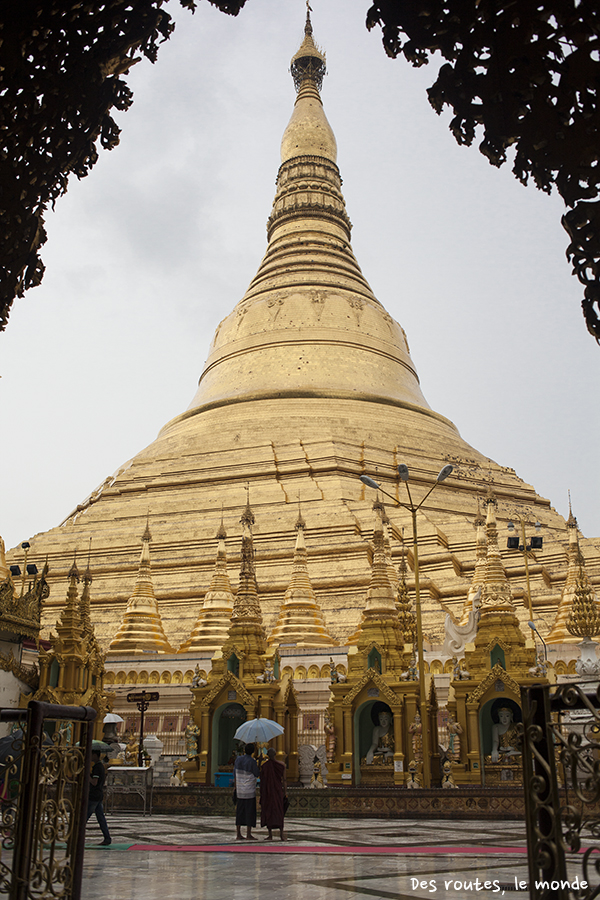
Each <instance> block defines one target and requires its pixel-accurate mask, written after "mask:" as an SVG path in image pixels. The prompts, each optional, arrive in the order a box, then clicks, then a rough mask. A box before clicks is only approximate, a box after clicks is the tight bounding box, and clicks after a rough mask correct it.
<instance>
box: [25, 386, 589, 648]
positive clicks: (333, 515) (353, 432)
mask: <svg viewBox="0 0 600 900" xmlns="http://www.w3.org/2000/svg"><path fill="white" fill-rule="evenodd" d="M257 409H258V407H257V405H256V404H255V403H253V402H250V401H248V402H244V403H239V404H237V403H231V404H227V405H225V406H221V407H218V408H215V409H211V410H204V411H203V412H202V413H201V414H195V415H192V416H189V417H181V418H180V419H179V420H175V421H174V423H172V424H171V425H170V426H167V428H166V429H164V430H163V432H162V435H161V436H160V437H159V438H158V439H157V440H156V441H155V442H154V443H153V444H151V445H150V446H149V447H148V448H146V449H145V450H144V451H142V452H141V453H140V454H138V455H137V456H136V457H135V458H134V459H133V460H132V461H131V462H130V463H128V464H126V465H125V466H123V467H122V469H121V470H120V471H119V473H118V474H117V475H116V477H114V478H111V479H108V480H107V481H106V482H105V484H104V485H103V486H102V488H100V489H99V490H98V491H97V492H95V493H94V494H92V495H91V496H90V498H89V499H88V500H87V501H86V502H85V503H83V504H82V505H81V507H80V508H78V510H77V511H75V512H74V513H73V514H72V515H71V516H70V517H69V518H68V519H67V520H66V522H65V523H64V524H63V525H61V526H59V527H57V528H54V529H52V530H50V531H48V532H46V533H43V534H39V535H36V536H35V537H34V538H33V539H32V541H31V550H30V551H29V560H30V561H33V562H37V563H38V566H39V565H40V563H43V561H44V560H45V558H46V556H47V557H48V560H49V564H50V571H49V575H48V582H49V583H50V585H51V586H53V585H57V584H64V581H65V578H66V574H67V572H68V570H69V567H70V566H71V563H72V560H73V553H74V551H75V550H78V551H80V552H82V551H83V550H84V548H85V549H87V546H88V543H89V538H90V536H91V537H93V541H92V551H91V569H92V571H93V574H94V585H93V591H92V617H93V620H94V622H95V625H96V631H97V634H98V637H99V639H100V641H101V642H102V643H103V644H104V646H108V643H109V642H110V640H111V639H112V638H113V637H114V635H115V633H116V630H117V628H118V625H119V622H120V621H121V619H122V615H123V611H124V608H125V604H126V602H127V599H128V597H129V596H130V594H131V590H132V586H133V584H134V583H135V578H136V574H137V566H138V557H139V538H140V535H141V534H142V532H143V530H144V528H145V525H146V517H147V514H148V509H149V510H150V524H151V528H152V537H153V540H152V578H153V583H154V590H155V594H156V598H157V600H158V604H159V610H160V614H161V616H162V620H163V625H164V629H165V633H166V636H167V638H168V641H169V643H170V644H171V646H173V647H174V648H177V647H179V646H180V645H181V644H182V643H184V642H185V641H186V640H187V639H188V637H189V635H190V632H191V630H192V628H193V626H194V623H195V621H196V619H197V616H198V612H199V609H200V607H201V604H202V599H203V596H204V594H205V593H206V590H207V589H208V585H209V583H210V578H211V575H212V571H213V568H214V559H215V543H214V535H215V532H216V530H217V527H218V524H219V521H220V518H221V510H222V509H223V515H224V522H225V527H226V529H227V534H228V539H227V555H228V565H229V567H230V575H231V576H232V578H233V576H234V574H235V572H236V571H237V570H238V569H239V559H240V556H239V553H240V538H239V533H240V526H239V517H240V512H241V510H242V508H243V506H244V503H245V490H244V488H245V485H246V484H249V486H250V498H251V502H252V507H253V509H254V512H255V517H256V524H255V526H254V544H255V552H256V571H257V580H258V585H259V593H260V600H261V608H262V611H263V618H264V623H265V626H266V630H267V633H269V632H270V630H271V628H272V627H273V625H274V623H275V621H276V619H277V615H278V612H279V608H280V605H281V602H282V599H283V596H284V593H285V590H286V588H287V585H288V583H289V578H290V572H291V566H292V559H293V553H294V542H295V538H296V534H295V530H294V524H295V521H296V517H297V510H298V498H300V500H301V503H302V514H303V517H304V519H305V520H306V530H305V537H306V546H307V554H308V566H309V571H310V576H311V580H312V584H313V587H314V590H315V593H316V597H317V600H318V603H319V605H320V607H321V610H322V611H323V614H324V616H325V621H326V623H327V626H328V628H329V630H330V633H331V634H332V636H333V637H334V638H335V639H336V640H338V641H339V642H340V643H341V644H343V643H344V642H345V640H346V638H347V636H348V635H350V634H351V633H352V632H353V631H354V630H355V629H356V626H357V624H358V620H359V616H360V612H361V610H362V608H363V606H364V598H365V594H366V589H367V584H368V580H369V576H370V567H369V558H368V542H369V540H370V538H371V518H372V515H371V506H372V501H373V497H372V496H371V494H372V493H373V492H370V491H368V489H367V491H366V493H365V489H364V488H363V485H362V484H361V483H360V481H359V480H358V478H359V476H360V475H361V474H363V473H368V474H371V475H374V476H376V477H378V478H379V479H381V480H382V481H383V482H384V483H385V485H386V487H387V489H388V490H390V492H392V493H394V494H396V496H398V498H399V499H400V500H403V499H405V497H404V494H403V491H404V485H402V484H401V483H400V482H398V481H397V479H396V480H395V479H394V472H395V466H396V465H397V463H399V462H400V461H402V462H406V463H407V464H408V465H409V467H410V471H411V487H412V492H413V497H415V498H419V497H420V496H422V495H423V494H424V493H425V492H426V490H428V488H429V487H430V486H431V483H432V481H433V479H434V478H435V475H436V473H437V472H438V471H439V469H440V467H441V465H443V464H444V463H446V462H448V461H449V462H451V463H452V464H453V465H454V466H455V471H454V473H453V474H452V476H451V477H450V478H449V479H448V480H447V481H446V482H444V483H443V484H440V485H439V486H438V487H437V489H436V491H435V492H434V494H433V495H432V497H431V499H430V501H428V502H427V504H426V506H425V508H424V509H423V510H422V511H421V513H420V514H419V517H418V526H419V547H420V550H419V553H420V565H421V590H422V595H423V596H422V599H423V624H424V632H425V635H426V637H428V638H429V639H430V640H432V641H435V642H439V643H443V623H444V618H445V615H446V612H445V610H446V608H449V609H452V610H454V611H455V613H456V614H457V616H460V613H461V610H462V605H463V602H464V598H465V596H466V593H467V590H468V587H469V583H470V579H471V576H472V574H473V568H474V564H475V529H474V528H473V525H472V522H473V520H474V518H475V516H476V514H477V498H478V497H481V496H484V494H485V492H486V490H487V486H488V480H489V478H490V477H491V478H492V479H493V485H494V491H495V493H496V496H497V498H498V526H499V533H500V535H501V536H502V534H503V529H505V526H506V522H507V521H508V520H509V519H510V518H511V517H512V516H514V510H515V508H516V509H521V510H522V509H527V510H530V516H531V517H532V518H533V519H534V520H535V519H539V520H540V521H541V522H542V525H543V529H544V530H543V534H544V549H543V552H541V553H539V552H535V553H532V554H530V558H529V571H530V578H531V589H532V598H533V606H534V610H535V611H536V613H539V615H541V616H543V617H546V618H547V619H548V624H549V625H550V624H551V622H552V619H553V618H554V615H555V612H556V608H557V605H558V602H559V599H560V594H561V589H562V586H563V583H564V579H565V573H566V566H567V557H566V550H567V548H566V533H565V523H564V519H563V518H562V517H561V516H559V515H558V514H557V513H556V512H555V511H554V510H553V509H552V507H551V506H550V503H549V501H548V500H545V499H543V498H541V497H539V496H538V495H537V494H536V493H535V491H534V490H533V488H532V487H530V486H529V485H527V484H525V483H523V482H522V481H521V480H520V479H519V478H518V477H517V476H516V474H515V473H514V471H513V470H512V469H508V468H504V467H500V466H497V465H496V464H494V463H491V462H490V461H489V460H488V459H487V458H486V457H484V456H482V455H481V454H479V453H477V451H475V450H473V449H472V448H471V447H469V445H468V444H466V443H465V442H464V441H462V439H461V438H460V436H459V435H458V433H457V431H456V430H455V429H454V427H453V426H452V425H451V423H449V422H448V421H447V420H446V419H444V418H443V417H441V416H436V415H435V414H431V415H429V414H427V413H426V412H423V411H419V412H417V411H414V410H411V409H406V408H401V407H398V406H392V405H389V406H388V405H385V404H382V403H370V402H364V401H361V400H334V399H326V398H313V399H300V398H286V399H285V400H275V399H273V400H267V399H265V400H262V401H261V403H260V421H259V422H257V420H256V415H257ZM367 494H369V496H367ZM387 508H388V512H389V516H390V519H391V525H392V554H393V558H394V561H395V562H396V563H397V562H398V561H399V559H400V553H401V544H400V540H399V538H401V534H402V529H404V538H405V540H406V542H407V545H408V563H409V587H412V584H411V575H412V572H411V569H412V553H411V549H410V543H411V525H410V516H409V514H408V513H406V512H405V511H404V510H402V509H395V508H393V506H392V504H389V505H388V507H387ZM581 543H582V550H583V552H584V555H585V558H586V565H587V570H588V573H589V574H590V576H591V577H592V579H593V580H597V579H598V577H599V576H600V552H599V551H598V548H597V547H596V546H595V544H594V543H592V542H591V541H590V542H588V541H585V540H582V542H581ZM504 544H505V542H504ZM501 546H503V543H502V541H501ZM502 557H503V562H504V565H505V568H506V570H507V574H508V577H509V581H510V583H511V587H512V590H513V596H514V597H515V599H516V603H517V611H518V615H519V617H520V619H521V620H522V621H526V620H527V618H528V613H527V612H526V609H525V606H524V605H523V598H524V592H525V573H524V564H523V556H522V554H521V553H520V552H519V551H507V550H503V551H502ZM19 561H20V560H19V553H18V551H12V553H10V554H8V562H10V563H12V562H19ZM594 576H595V579H594ZM62 597H63V591H62V589H60V590H58V589H57V590H53V591H52V593H51V596H50V598H49V600H48V602H47V604H46V607H45V621H46V623H47V625H48V626H51V625H53V624H54V622H55V621H56V618H57V615H58V611H59V609H60V607H61V605H62Z"/></svg>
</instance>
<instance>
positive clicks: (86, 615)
mask: <svg viewBox="0 0 600 900" xmlns="http://www.w3.org/2000/svg"><path fill="white" fill-rule="evenodd" d="M91 554H92V539H91V538H90V545H89V549H88V561H87V568H86V570H85V572H84V573H83V579H82V580H83V590H82V592H81V600H80V602H79V609H80V617H81V625H82V628H83V634H84V637H85V638H86V639H88V640H89V638H90V637H91V636H92V634H93V633H94V626H93V625H92V617H91V602H90V588H91V584H92V580H93V579H92V573H91V571H90V559H91Z"/></svg>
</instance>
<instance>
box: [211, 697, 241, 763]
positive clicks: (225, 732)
mask: <svg viewBox="0 0 600 900" xmlns="http://www.w3.org/2000/svg"><path fill="white" fill-rule="evenodd" d="M246 718H247V712H246V710H245V709H244V707H243V706H242V705H241V704H240V703H224V704H222V705H221V706H219V707H218V708H217V709H216V710H215V712H214V714H213V722H212V748H211V750H212V752H211V760H212V766H211V769H212V772H211V781H212V777H213V776H214V774H215V772H216V771H220V772H225V771H228V770H229V768H230V767H231V771H232V772H233V759H234V755H235V754H237V752H238V751H239V748H240V741H237V740H236V739H235V738H234V734H235V733H236V731H237V730H238V728H239V727H240V725H241V724H242V722H245V721H246ZM242 743H243V742H242Z"/></svg>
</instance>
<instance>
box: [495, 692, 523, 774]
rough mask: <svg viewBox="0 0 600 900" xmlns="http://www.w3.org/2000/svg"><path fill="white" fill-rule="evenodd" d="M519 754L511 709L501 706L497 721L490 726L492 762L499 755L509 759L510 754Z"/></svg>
mask: <svg viewBox="0 0 600 900" xmlns="http://www.w3.org/2000/svg"><path fill="white" fill-rule="evenodd" d="M520 755H521V751H520V750H519V735H518V732H517V726H516V725H515V723H514V721H513V711H512V709H511V708H510V706H503V707H501V708H500V709H499V710H498V721H497V722H495V723H494V725H493V727H492V762H493V763H496V762H498V760H499V759H500V757H501V756H502V758H503V759H507V758H509V759H510V757H512V756H520Z"/></svg>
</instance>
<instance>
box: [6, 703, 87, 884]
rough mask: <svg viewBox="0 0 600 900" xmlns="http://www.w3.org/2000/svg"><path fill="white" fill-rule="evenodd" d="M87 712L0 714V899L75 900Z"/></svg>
mask: <svg viewBox="0 0 600 900" xmlns="http://www.w3.org/2000/svg"><path fill="white" fill-rule="evenodd" d="M95 718H96V711H95V710H94V709H92V708H91V707H89V706H57V705H54V704H51V703H41V702H39V701H37V700H31V701H30V702H29V705H28V707H27V709H25V710H22V709H1V710H0V722H8V723H12V733H11V734H10V735H9V736H7V737H4V738H2V739H0V783H1V788H0V835H1V841H2V850H1V856H0V894H7V895H8V898H9V900H43V898H54V900H79V898H80V895H81V876H82V870H83V852H84V843H85V825H86V812H87V800H88V792H89V777H88V773H89V772H90V768H91V754H92V738H93V724H94V719H95Z"/></svg>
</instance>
